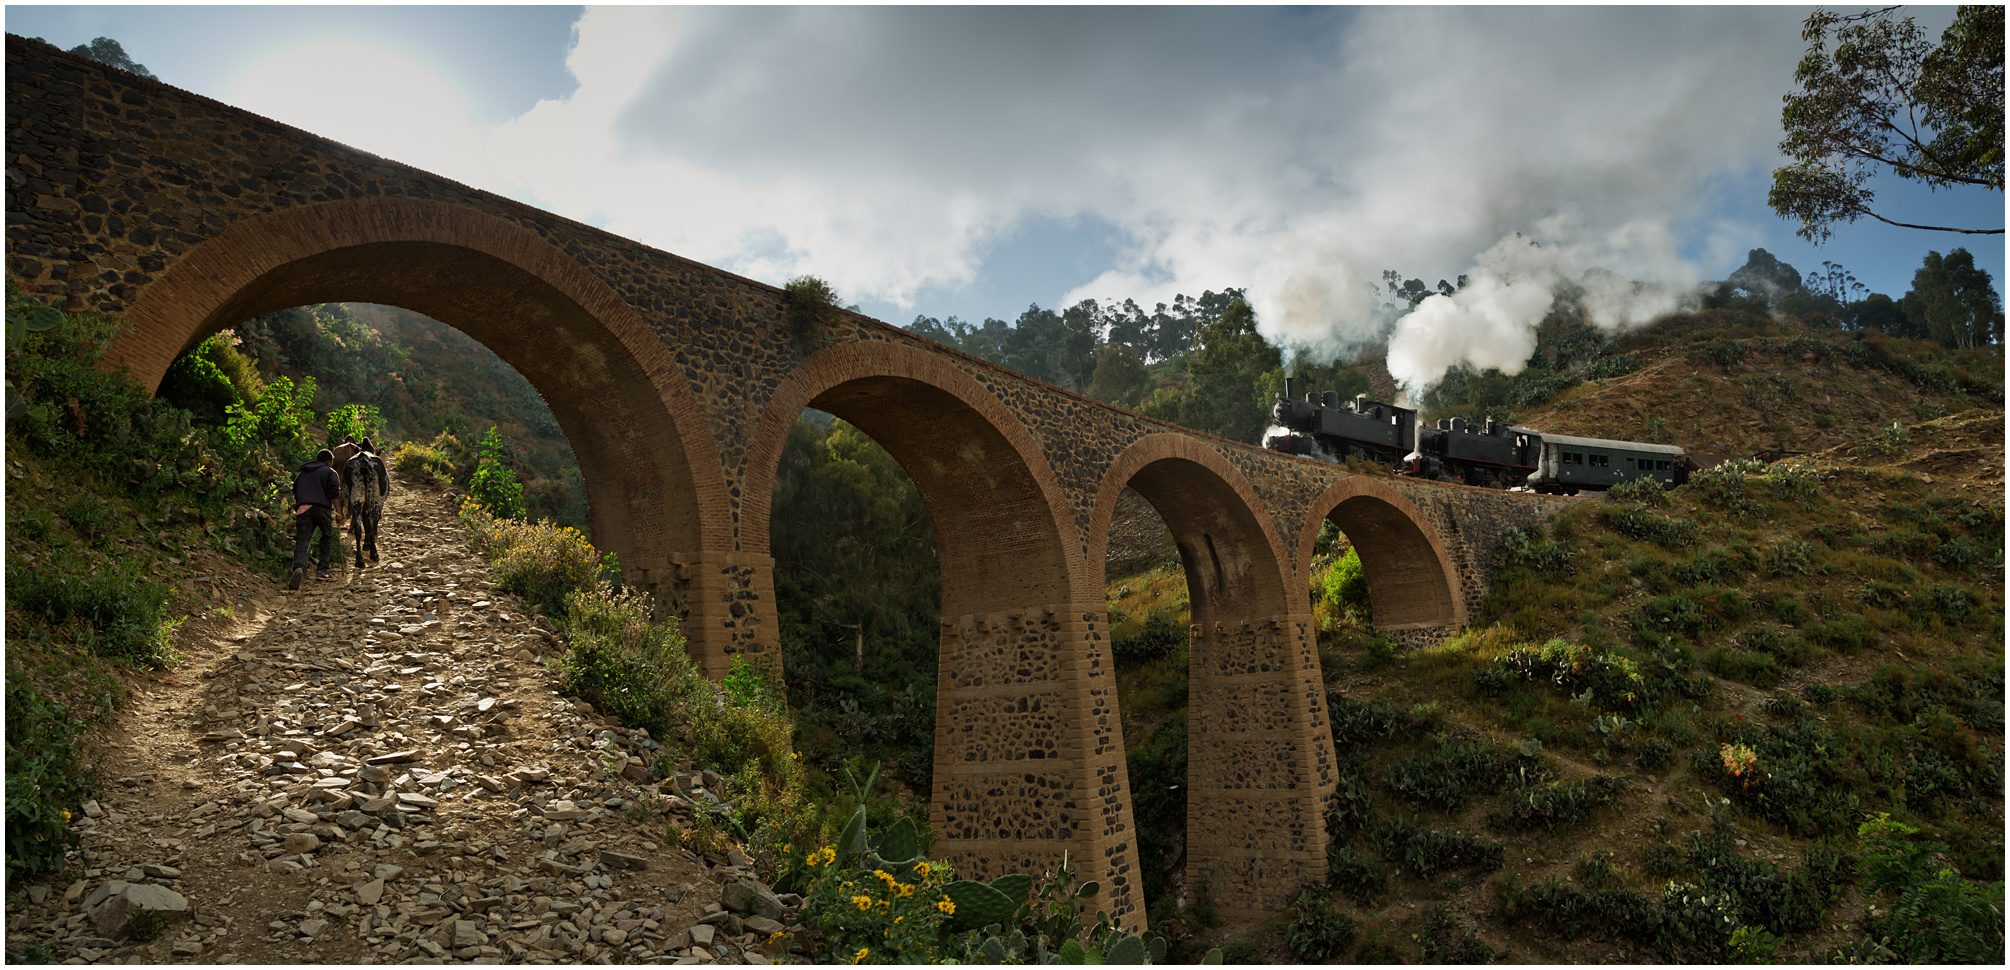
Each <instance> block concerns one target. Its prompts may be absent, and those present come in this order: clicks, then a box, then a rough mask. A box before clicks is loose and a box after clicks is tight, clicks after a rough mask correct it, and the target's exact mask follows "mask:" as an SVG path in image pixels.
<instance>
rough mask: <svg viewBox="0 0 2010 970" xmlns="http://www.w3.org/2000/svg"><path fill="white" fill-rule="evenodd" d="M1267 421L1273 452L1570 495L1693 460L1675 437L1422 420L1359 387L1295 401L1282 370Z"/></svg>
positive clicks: (1684, 469)
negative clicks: (1627, 437)
mask: <svg viewBox="0 0 2010 970" xmlns="http://www.w3.org/2000/svg"><path fill="white" fill-rule="evenodd" d="M1270 420H1271V423H1272V424H1273V425H1274V427H1273V428H1272V429H1271V433H1270V434H1268V435H1266V436H1265V437H1264V441H1263V446H1264V447H1265V448H1269V449H1271V450H1272V451H1281V452H1284V453H1285V454H1290V455H1305V456H1307V457H1311V458H1318V459H1321V460H1324V461H1331V462H1343V461H1346V460H1347V459H1349V458H1358V459H1362V460H1365V461H1372V462H1376V463H1378V464H1382V465H1387V466H1389V467H1391V468H1393V469H1395V470H1396V472H1397V474H1401V475H1412V476H1417V477H1421V478H1429V479H1434V480H1437V481H1442V482H1463V483H1465V484H1467V485H1482V486H1492V487H1498V488H1527V489H1530V490H1533V491H1537V492H1544V493H1549V494H1562V495H1575V494H1577V493H1578V492H1579V491H1580V490H1589V491H1602V490H1604V489H1608V488H1611V487H1612V486H1614V485H1618V484H1620V483H1622V482H1629V481H1634V480H1636V479H1641V478H1652V479H1654V480H1655V481H1658V482H1660V483H1661V484H1662V486H1663V487H1672V486H1675V485H1680V484H1682V483H1684V482H1686V481H1688V480H1689V472H1690V470H1691V468H1692V467H1693V466H1692V465H1691V463H1690V461H1689V458H1688V455H1687V454H1685V453H1684V452H1683V451H1682V449H1681V448H1679V447H1676V446H1675V445H1657V444H1649V443H1647V442H1643V441H1609V440H1607V439H1604V438H1579V437H1575V436H1572V435H1561V434H1544V433H1543V432H1540V431H1534V430H1531V429H1528V428H1513V427H1508V426H1506V425H1502V424H1498V423H1496V422H1495V421H1494V419H1493V418H1487V419H1486V421H1484V422H1482V423H1478V424H1475V423H1472V422H1468V421H1467V420H1466V419H1464V418H1450V419H1439V421H1438V423H1437V427H1435V428H1426V427H1423V426H1422V423H1421V422H1420V421H1418V420H1417V411H1416V410H1415V409H1413V408H1405V407H1398V406H1396V405H1394V404H1387V403H1384V402H1381V401H1370V400H1368V396H1367V395H1365V394H1357V395H1355V396H1354V399H1353V400H1351V401H1345V402H1343V401H1341V400H1340V395H1339V394H1338V393H1336V392H1334V391H1326V392H1324V393H1320V392H1318V391H1312V392H1308V393H1307V394H1306V395H1305V399H1304V400H1302V401H1300V400H1294V399H1293V398H1292V396H1291V380H1290V378H1286V379H1285V381H1284V396H1283V397H1280V398H1278V399H1277V400H1276V402H1275V403H1274V404H1272V405H1271V408H1270Z"/></svg>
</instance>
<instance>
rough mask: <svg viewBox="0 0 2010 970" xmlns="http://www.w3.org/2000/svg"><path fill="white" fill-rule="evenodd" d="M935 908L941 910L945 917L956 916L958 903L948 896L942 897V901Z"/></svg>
mask: <svg viewBox="0 0 2010 970" xmlns="http://www.w3.org/2000/svg"><path fill="white" fill-rule="evenodd" d="M935 908H936V909H939V910H941V911H942V915H944V916H954V915H956V903H955V902H954V901H953V900H951V899H950V898H949V897H947V896H944V897H942V901H941V902H938V903H936V904H935Z"/></svg>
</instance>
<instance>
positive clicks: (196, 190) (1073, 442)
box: [6, 34, 1569, 926]
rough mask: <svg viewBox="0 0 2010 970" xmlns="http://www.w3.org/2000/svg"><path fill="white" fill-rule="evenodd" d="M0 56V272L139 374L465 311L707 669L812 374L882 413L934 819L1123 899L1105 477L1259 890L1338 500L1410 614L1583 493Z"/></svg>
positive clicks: (1304, 696) (974, 865)
mask: <svg viewBox="0 0 2010 970" xmlns="http://www.w3.org/2000/svg"><path fill="white" fill-rule="evenodd" d="M6 56H7V122H6V124H7V131H6V144H7V151H8V158H7V166H8V167H7V173H8V182H7V228H6V233H7V270H8V273H9V274H10V277H11V278H13V279H14V280H16V281H18V282H19V283H20V285H21V286H22V287H23V291H24V292H25V293H27V294H28V295H29V296H30V297H31V298H33V299H37V300H40V301H43V302H45V303H49V304H53V305H60V306H62V307H64V308H66V309H70V310H75V311H87V312H91V313H95V314H99V315H103V316H108V317H123V318H125V319H126V320H127V321H128V322H129V323H130V324H131V325H132V326H131V329H130V330H129V331H127V332H126V333H124V334H122V335H121V336H120V337H119V338H118V339H117V341H116V342H115V343H114V345H113V348H112V351H111V354H110V357H109V359H108V361H107V366H124V367H126V368H128V370H129V372H130V373H131V374H132V375H133V376H134V377H135V378H136V379H138V380H139V381H140V382H141V383H143V384H144V385H146V386H147V387H150V388H151V387H156V386H158V384H159V382H160V379H161V377H162V375H163V374H164V373H165V372H166V369H167V367H168V365H169V363H170V362H171V361H172V360H173V359H174V358H175V356H176V355H178V354H179V353H181V352H182V351H183V350H185V349H187V348H189V347H191V346H193V345H195V344H196V343H198V342H200V341H201V340H203V339H205V338H207V337H208V336H209V335H211V334H213V333H216V332H217V331H218V330H221V329H224V328H227V327H230V326H233V325H235V324H237V323H240V322H242V321H244V320H246V319H248V318H250V317H252V316H254V315H257V314H260V313H265V312H270V311H273V310H279V309H283V308H286V307H290V306H298V305H304V304H311V303H320V302H329V301H356V302H375V303H387V304H394V305H397V306H402V307H406V308H409V309H412V310H415V311H418V312H420V313H424V314H426V315H428V316H431V317H434V318H435V319H438V320H441V321H442V322H445V323H447V324H449V325H451V326H453V327H455V328H457V329H459V330H461V331H462V332H464V333H467V334H468V335H470V336H472V337H474V338H476V339H477V340H480V341H481V342H482V343H483V344H485V345H486V346H488V347H489V348H491V349H493V350H494V351H495V352H496V353H497V354H498V355H500V356H501V357H502V358H503V359H504V360H506V361H508V362H509V364H510V365H511V366H513V367H515V368H516V369H517V370H518V371H519V372H521V373H522V374H523V375H524V376H525V377H526V378H527V379H529V380H530V382H531V383H532V385H534V386H535V387H536V388H537V389H538V391H539V393H540V394H542V395H543V397H544V399H545V401H546V402H547V403H548V404H549V405H550V406H551V410H552V413H553V414H554V416H555V417H556V418H557V420H558V422H559V425H560V427H561V428H562V430H563V431H564V432H565V435H566V438H567V440H568V441H569V442H570V443H571V445H572V447H573V451H574V453H575V454H576V455H577V456H578V459H579V464H580V469H581V473H582V475H583V477H584V479H585V482H586V490H587V497H588V501H589V504H590V508H591V525H592V531H593V539H594V542H595V544H596V545H599V546H600V547H601V548H603V549H605V550H607V551H611V552H614V553H615V554H616V555H617V556H618V557H619V559H620V562H621V563H622V564H623V568H624V570H625V571H626V578H627V579H628V581H629V582H630V583H632V584H634V585H636V586H639V587H641V588H644V589H647V590H650V591H653V592H654V593H655V594H656V595H657V599H658V603H659V606H660V608H662V609H664V610H665V611H666V612H668V613H670V614H672V615H675V616H677V617H678V618H680V619H681V620H682V621H683V623H684V625H685V631H686V634H687V636H688V638H689V641H690V644H691V649H692V651H693V653H694V655H695V656H696V657H697V658H698V659H699V661H700V663H701V664H703V665H704V666H705V668H706V669H707V670H708V671H709V672H710V673H712V674H713V675H714V676H719V675H723V673H724V672H725V671H726V670H727V669H728V668H729V667H730V666H731V664H732V662H733V658H734V657H736V656H738V655H740V654H743V653H749V654H757V655H758V654H768V655H772V654H773V651H774V650H775V647H776V644H777V638H778V635H779V631H778V630H777V627H776V621H775V612H774V605H773V604H774V561H773V559H772V558H770V556H769V553H768V522H769V503H770V501H771V499H772V496H773V493H774V488H773V483H774V475H775V470H776V465H777V462H778V459H779V456H780V452H781V448H782V444H783V442H784V440H785V439H786V437H787V435H788V431H789V428H790V427H791V426H792V425H793V424H794V422H795V421H796V419H797V417H798V416H799V415H800V414H801V413H802V410H803V409H804V408H806V407H815V408H819V409H822V410H825V411H829V412H831V413H833V414H836V415H838V416H839V417H842V418H844V419H845V420H846V421H849V422H851V423H852V424H854V425H856V426H858V427H859V428H860V429H861V430H863V431H865V432H866V433H867V434H869V435H871V436H872V437H873V438H874V439H875V440H876V441H878V442H879V443H880V444H881V445H883V446H884V447H885V448H886V449H887V450H888V451H889V452H890V453H892V454H893V456H894V457H895V458H896V459H897V460H899V462H900V463H901V466H902V467H903V468H904V469H906V470H907V472H908V474H909V476H910V477H911V478H912V480H913V481H914V483H915V486H916V488H917V489H919V490H920V492H921V494H922V496H923V500H924V502H925V504H926V505H927V507H928V509H929V512H930V515H931V516H932V517H933V520H934V524H935V532H936V537H937V543H938V552H939V558H940V561H941V563H942V569H943V594H942V595H943V603H942V615H943V617H944V618H945V622H944V626H943V632H942V643H943V649H942V661H941V662H942V668H941V674H940V679H939V683H938V697H939V706H938V709H937V710H938V714H937V718H938V733H937V737H938V739H939V741H938V750H937V752H936V764H937V772H936V778H937V787H938V790H937V791H936V792H935V795H934V814H933V818H934V819H935V824H936V825H937V826H938V827H939V828H940V829H941V831H942V832H943V835H944V838H943V840H942V842H941V843H940V845H941V846H942V852H943V853H944V854H945V855H946V856H947V857H949V858H952V859H956V860H958V861H959V862H961V863H963V864H965V865H967V866H969V867H971V869H972V870H973V871H977V872H983V873H993V872H998V871H1005V870H1011V869H1020V870H1031V869H1037V868H1038V867H1039V866H1041V865H1044V864H1047V863H1050V862H1054V861H1058V859H1059V857H1060V854H1061V853H1062V852H1064V851H1065V852H1067V853H1069V858H1070V859H1071V860H1073V861H1074V862H1075V863H1076V864H1077V865H1078V867H1079V868H1080V869H1081V870H1082V873H1083V878H1087V879H1095V880H1097V881H1098V882H1100V883H1101V884H1102V886H1103V892H1104V898H1103V899H1102V900H1101V901H1100V902H1099V905H1102V906H1104V907H1106V908H1108V909H1110V910H1111V912H1112V915H1113V916H1115V917H1117V918H1118V919H1119V920H1120V921H1122V922H1124V923H1126V924H1128V925H1132V926H1142V925H1143V923H1144V907H1143V901H1142V900H1141V899H1139V898H1138V896H1137V893H1138V888H1137V887H1138V886H1139V880H1138V877H1137V876H1138V874H1137V873H1136V872H1134V871H1133V866H1134V863H1135V858H1134V856H1135V853H1134V849H1133V845H1132V839H1131V824H1132V823H1131V811H1130V797H1129V791H1128V780H1127V777H1126V774H1125V769H1124V760H1123V750H1124V745H1123V739H1122V737H1121V733H1120V731H1119V728H1118V724H1119V717H1118V710H1117V698H1116V695H1115V687H1114V684H1113V680H1112V677H1111V674H1112V671H1111V669H1110V660H1109V653H1108V631H1107V617H1106V616H1105V611H1106V609H1107V607H1106V605H1105V603H1104V601H1103V553H1104V548H1105V546H1106V544H1107V532H1108V528H1109V521H1110V512H1111V509H1112V508H1113V507H1114V505H1115V503H1116V499H1117V496H1118V495H1119V494H1120V493H1121V492H1122V491H1123V489H1124V488H1125V486H1127V485H1128V486H1131V487H1134V488H1136V489H1137V490H1138V491H1139V492H1140V493H1141V494H1143V495H1145V496H1146V498H1147V499H1149V500H1150V501H1151V502H1152V504H1153V506H1154V508H1155V509H1157V511H1158V512H1159V513H1160V515H1161V517H1162V518H1164V519H1165V521H1166V523H1167V526H1168V528H1170V529H1171V530H1172V531H1173V533H1174V538H1175V541H1176V542H1177V544H1178V545H1179V548H1180V552H1181V557H1182V561H1183V562H1184V563H1185V565H1186V570H1187V579H1188V587H1189V590H1190V591H1191V599H1192V601H1193V605H1194V615H1195V632H1194V637H1195V648H1194V650H1193V651H1192V653H1191V656H1192V657H1193V658H1194V664H1195V668H1194V677H1193V684H1194V690H1195V698H1196V702H1197V704H1196V708H1195V716H1196V718H1197V719H1198V721H1199V722H1200V723H1202V724H1204V725H1209V727H1206V728H1205V729H1200V730H1197V731H1196V733H1195V735H1194V744H1195V747H1194V753H1193V755H1192V765H1193V767H1192V772H1193V781H1194V788H1195V789H1196V790H1197V791H1196V797H1194V798H1193V799H1192V800H1191V802H1190V804H1191V805H1192V806H1193V808H1192V809H1191V811H1192V813H1193V818H1192V819H1191V820H1190V823H1189V829H1188V832H1189V853H1188V855H1189V860H1190V862H1191V863H1192V864H1194V865H1196V866H1198V867H1200V868H1201V869H1202V870H1205V871H1207V872H1208V873H1209V878H1210V881H1211V885H1212V886H1213V887H1214V892H1215V894H1216V901H1217V904H1218V905H1221V906H1222V907H1223V908H1224V909H1226V910H1235V911H1249V912H1255V911H1263V910H1275V909H1276V908H1277V907H1278V906H1279V905H1281V902H1282V900H1283V898H1284V897H1283V894H1284V893H1286V892H1288V891H1289V890H1290V889H1291V888H1293V887H1295V886H1297V885H1298V884H1300V883H1303V882H1306V881H1310V880H1313V879H1317V878H1321V877H1323V876H1324V874H1325V852H1324V850H1325V845H1324V838H1325V836H1324V833H1323V828H1322V826H1321V824H1320V811H1319V808H1320V802H1321V801H1322V800H1323V799H1324V798H1325V796H1326V795H1327V794H1329V793H1330V791H1331V787H1332V772H1333V769H1334V763H1333V754H1332V749H1331V739H1330V737H1328V736H1327V734H1326V729H1325V724H1324V712H1323V701H1322V700H1321V698H1320V697H1319V696H1318V695H1319V685H1320V683H1321V678H1320V671H1319V667H1318V657H1317V652H1316V650H1315V649H1314V648H1313V640H1312V634H1311V632H1310V620H1309V613H1310V605H1309V602H1308V600H1307V593H1306V591H1307V588H1308V585H1309V582H1310V576H1309V567H1308V560H1309V559H1310V558H1311V554H1310V550H1311V546H1312V541H1313V537H1314V536H1316V534H1317V532H1318V529H1319V524H1320V522H1321V521H1323V520H1325V519H1328V518H1331V519H1332V520H1333V521H1334V522H1335V523H1336V524H1338V525H1339V526H1340V527H1341V528H1342V529H1343V530H1344V531H1345V532H1346V533H1347V535H1348V536H1349V538H1350V539H1351V540H1353V542H1354V543H1355V545H1356V546H1357V547H1358V548H1359V549H1360V551H1361V557H1362V562H1363V565H1364V566H1365V567H1366V573H1367V579H1368V585H1369V592H1370V598H1371V600H1372V602H1373V609H1374V613H1375V619H1376V622H1377V625H1378V626H1380V627H1381V628H1383V629H1385V630H1388V631H1391V632H1392V633H1393V634H1394V635H1395V636H1397V637H1398V638H1399V639H1401V640H1402V641H1403V642H1405V643H1407V644H1412V645H1416V644H1423V643H1429V642H1434V641H1435V640H1438V639H1442V638H1443V637H1445V636H1447V635H1450V634H1452V633H1454V632H1456V631H1457V630H1458V629H1459V628H1460V627H1462V626H1464V625H1465V624H1466V623H1467V622H1468V620H1469V619H1470V618H1472V617H1476V616H1477V615H1478V613H1479V606H1480V602H1481V599H1482V597H1483V596H1484V595H1485V590H1486V584H1487V580H1488V578H1489V576H1490V574H1491V568H1490V563H1491V560H1492V558H1493V553H1494V549H1495V547H1496V546H1497V544H1498V541H1499V536H1500V533H1501V532H1502V530H1504V529H1507V528H1510V527H1525V526H1528V525H1530V524H1532V523H1534V522H1537V521H1539V520H1540V519H1542V518H1543V517H1544V516H1546V515H1548V514H1550V513H1551V512H1553V511H1555V510H1556V509H1558V508H1560V507H1562V506H1563V504H1564V503H1565V502H1567V501H1569V500H1564V499H1554V498H1543V497H1535V496H1528V495H1520V494H1515V495H1510V494H1504V493H1501V492H1495V491H1488V490H1484V489H1474V488H1467V487H1464V486H1458V485H1446V484H1440V483H1435V482H1420V481H1412V480H1407V479H1399V478H1392V477H1387V476H1362V475H1355V474H1351V473H1350V472H1348V471H1347V470H1346V469H1345V468H1343V467H1339V466H1334V465H1329V464H1323V463H1320V462H1316V461H1312V460H1310V459H1304V458H1296V457H1291V456H1286V455H1279V454H1276V453H1274V452H1269V451H1265V450H1263V449H1261V448H1257V447H1254V446H1251V445H1247V444H1242V443H1237V442H1230V441H1226V440H1223V439H1220V438H1215V437H1211V436H1207V435H1201V434H1198V433H1195V432H1191V431H1187V430H1185V429H1182V428H1178V427H1175V426H1173V425H1169V424H1166V423H1165V422H1162V421H1157V420H1153V419H1150V418H1146V417H1143V416H1141V415H1138V414H1135V413H1132V412H1129V411H1126V410H1123V409H1122V408H1118V407H1113V406H1111V405H1107V404H1104V403H1101V402H1098V401H1093V400H1090V399H1089V398H1086V397H1083V396H1081V395H1078V394H1074V393H1071V392H1068V391H1064V390H1061V389H1059V388H1055V387H1052V386H1050V385H1047V384H1043V383H1040V382H1038V381H1034V380H1030V379H1028V378H1025V377H1022V376H1020V375H1018V374H1014V373H1011V372H1009V371H1006V370H1004V369H1002V368H999V367H996V366H993V365H991V364H989V363H986V362H984V361H981V360H978V359H976V358H974V357H971V356H969V355H966V354H963V353H960V352H958V351H955V350H952V349H949V348H946V347H942V346H940V345H937V344H934V343H931V342H929V341H927V340H924V339H922V338H920V337H917V336H914V335H913V334H910V333H908V332H907V331H905V330H902V329H899V328H897V327H892V326H888V325H886V324H883V323H880V322H878V321H875V320H871V319H868V318H866V317H863V316H860V315H857V314H851V313H845V314H840V318H839V320H838V321H837V322H835V323H834V324H831V325H828V326H825V327H824V328H823V330H822V332H821V333H818V334H815V335H805V334H801V333H798V332H797V331H796V329H795V328H794V327H792V326H791V325H790V323H789V321H788V320H787V318H786V315H785V313H784V312H783V303H782V300H781V291H780V290H778V289H776V288H775V287H772V286H769V285H766V284H763V283H760V282H757V281H754V280H749V279H745V278H742V277H739V276H735V275H733V274H731V273H727V272H724V271H722V270H718V269H714V268H712V267H709V266H704V265H701V264H698V263H695V262H692V261H690V260H686V259H682V258H679V257H677V256H674V255H671V254H669V253H665V252H662V251H660V250H655V249H651V248H649V247H647V246H644V245H641V244H639V243H636V242H633V241H631V240H627V239H622V238H620V237H617V236H613V235H610V234H608V233H605V232H602V231H600V230H597V229H593V228H591V227H588V226H584V225H581V224H579V223H575V222H572V221H569V220H566V219H563V218H560V217H558V216H554V215H552V214H550V213H547V212H542V211H539V210H537V209H534V208H531V207H529V206H525V205H522V204H520V203H517V202H514V201H511V200H508V199H504V198H501V197H499V196H496V195H492V194H490V193H487V192H483V191H480V190H476V189H471V188H468V187H466V186H463V185H460V184H457V183H455V182H452V181H450V180H447V179H444V178H441V177H439V176H437V175H433V174H430V173H427V172H424V171H420V170H418V169H415V168H412V167H410V166H407V165H402V164H399V163H397V162H393V161H390V160H388V159H384V158H379V157H377V156H374V155H370V154H368V153H365V152H360V151H356V150H354V149H351V148H349V147H347V146H344V145H341V144H338V143H336V142H333V141H330V140H328V139H325V138H322V137H319V136H316V135H313V134H310V133H308V132H304V131H300V130H298V129H295V128H290V127H288V126H285V125H282V124H278V123H276V122H273V121H270V120H268V119H265V118H261V117H258V116H256V115H253V114H251V113H249V112H245V111H242V110H239V109H237V108H233V107H230V106H229V105H225V104H221V103H219V102H216V101H213V100H210V99H207V98H203V97H201V96H199V95H195V94H191V93H189V92H186V91H182V90H179V89H176V88H173V87H169V86H167V85H164V84H161V83H159V82H156V81H150V80H147V79H144V78H138V77H135V76H133V75H130V74H126V73H124V72H122V71H118V70H116V69H113V68H110V67H107V66H104V65H101V64H97V63H95V62H91V61H87V60H84V59H81V58H77V57H73V56H71V55H68V54H65V53H63V52H61V51H59V50H56V49H55V48H52V47H49V46H46V45H42V44H37V43H34V42H31V41H28V40H26V39H24V38H21V37H18V36H15V35H12V34H10V35H8V37H7V40H6ZM1210 665H1211V666H1210ZM1208 705H1217V706H1213V707H1210V706H1208ZM1203 792H1204V793H1205V794H1206V797H1200V796H1201V793H1203Z"/></svg>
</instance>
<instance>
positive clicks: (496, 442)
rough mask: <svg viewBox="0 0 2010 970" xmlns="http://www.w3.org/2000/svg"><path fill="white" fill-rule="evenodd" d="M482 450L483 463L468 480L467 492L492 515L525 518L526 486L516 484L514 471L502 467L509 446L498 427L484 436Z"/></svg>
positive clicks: (481, 462)
mask: <svg viewBox="0 0 2010 970" xmlns="http://www.w3.org/2000/svg"><path fill="white" fill-rule="evenodd" d="M480 447H481V459H480V460H479V461H477V462H476V463H475V474H474V477H473V478H471V479H469V480H468V492H469V493H471V494H472V495H473V496H474V500H475V501H476V502H478V503H480V504H481V506H482V508H484V509H486V510H487V511H488V512H489V513H490V514H492V515H495V516H497V517H499V518H504V519H521V518H523V517H524V514H525V509H524V504H523V483H522V482H519V481H517V477H516V472H515V471H514V470H512V469H510V468H509V467H508V466H506V465H504V464H503V460H504V459H505V458H507V457H508V448H509V445H508V443H507V442H505V441H503V438H502V435H500V434H498V433H497V432H496V426H495V425H489V430H488V433H487V434H484V435H482V443H481V446H480Z"/></svg>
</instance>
